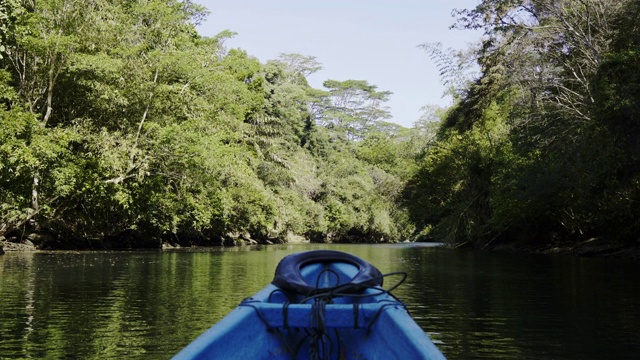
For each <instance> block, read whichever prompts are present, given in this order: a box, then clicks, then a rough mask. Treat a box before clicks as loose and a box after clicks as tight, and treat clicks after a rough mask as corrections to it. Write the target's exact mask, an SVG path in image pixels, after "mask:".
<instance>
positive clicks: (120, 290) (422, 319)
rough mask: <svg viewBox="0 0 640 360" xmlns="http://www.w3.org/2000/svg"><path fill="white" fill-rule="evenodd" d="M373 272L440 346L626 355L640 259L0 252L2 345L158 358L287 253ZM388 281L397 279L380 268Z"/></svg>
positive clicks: (508, 352) (436, 251)
mask: <svg viewBox="0 0 640 360" xmlns="http://www.w3.org/2000/svg"><path fill="white" fill-rule="evenodd" d="M317 248H330V249H336V250H342V251H347V252H350V253H352V254H355V255H357V256H360V257H362V258H364V259H365V260H368V261H369V262H371V263H372V264H374V265H375V266H377V267H378V268H379V269H380V270H381V271H382V272H383V273H387V272H393V271H405V272H407V273H408V279H407V281H406V282H405V283H404V284H403V285H401V286H400V287H399V288H398V289H396V290H395V291H394V294H395V295H397V296H398V297H399V298H401V299H402V300H403V301H404V302H405V303H406V304H407V306H408V308H409V310H410V312H411V314H412V315H413V317H414V318H415V319H416V321H417V322H418V324H419V325H420V326H421V327H422V328H423V329H424V330H425V331H426V332H427V333H428V334H429V335H430V336H431V338H432V339H433V341H434V342H435V343H436V344H437V345H438V347H439V348H440V349H441V350H442V351H443V353H444V354H445V356H447V358H449V359H626V358H628V359H632V358H637V356H638V354H640V263H638V262H631V261H622V260H610V259H587V258H573V257H566V256H548V255H525V254H506V253H491V252H481V251H469V250H452V249H446V248H440V247H433V246H424V245H410V244H398V245H311V244H300V245H274V246H267V247H246V248H226V249H180V250H175V251H174V250H170V251H160V250H158V251H126V252H125V251H123V252H56V253H7V254H5V255H3V256H0V358H2V359H5V358H6V359H12V358H51V359H62V358H77V359H123V358H124V359H163V358H164V359H166V358H170V357H171V356H172V355H173V354H175V353H176V352H177V351H179V350H180V349H181V348H182V347H183V346H185V345H186V344H187V343H189V342H190V341H191V340H193V339H194V338H195V337H197V336H198V335H199V334H200V333H202V332H203V331H204V330H206V329H207V328H208V327H210V326H211V325H212V324H214V323H215V322H217V321H218V320H220V319H221V318H222V317H223V316H225V315H226V314H227V313H228V312H229V311H231V310H232V309H233V308H234V307H235V306H236V305H237V304H238V303H239V302H240V301H242V299H244V298H245V297H247V296H250V295H252V294H253V293H255V292H257V291H258V290H260V289H261V288H262V287H264V285H265V284H267V283H268V282H270V281H271V279H272V277H273V272H274V270H275V267H276V265H277V263H278V261H279V260H280V259H282V258H283V257H284V256H285V255H287V254H290V253H293V252H297V251H303V250H309V249H317ZM385 281H386V282H388V285H392V284H393V281H394V279H393V278H388V279H387V280H385Z"/></svg>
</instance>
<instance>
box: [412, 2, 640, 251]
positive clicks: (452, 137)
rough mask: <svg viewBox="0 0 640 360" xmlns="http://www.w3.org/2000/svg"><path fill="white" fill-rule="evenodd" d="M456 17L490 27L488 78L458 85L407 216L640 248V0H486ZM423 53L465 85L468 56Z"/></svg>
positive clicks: (507, 238) (537, 242)
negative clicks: (432, 57) (456, 99)
mask: <svg viewBox="0 0 640 360" xmlns="http://www.w3.org/2000/svg"><path fill="white" fill-rule="evenodd" d="M457 15H458V22H457V26H458V27H462V28H472V29H483V30H484V32H485V38H484V40H483V42H482V43H481V44H480V46H479V48H478V49H477V50H476V52H475V53H474V55H475V56H474V57H473V58H472V59H473V60H474V61H476V62H477V64H479V67H480V69H479V72H480V75H479V76H478V77H477V78H476V80H475V81H474V82H473V83H472V84H470V85H469V86H467V87H464V88H455V89H453V90H454V93H456V94H457V95H458V99H459V101H458V103H457V105H455V106H454V107H453V108H452V109H450V111H449V112H448V114H447V115H446V117H445V120H444V122H443V123H442V125H441V127H440V129H439V132H438V137H437V141H436V142H435V143H434V145H433V147H432V148H431V149H430V150H429V151H428V152H427V153H425V154H424V156H422V158H421V159H420V165H419V170H418V172H417V173H416V175H415V176H414V178H413V180H411V182H410V184H409V186H408V188H407V193H408V194H409V196H410V197H411V198H412V199H413V200H412V202H410V203H409V206H410V207H411V214H412V219H413V220H414V221H416V222H417V223H418V224H419V227H420V228H421V229H426V230H427V231H431V234H432V235H433V236H435V237H438V238H446V239H447V240H448V241H450V242H453V243H458V244H461V243H468V244H472V245H474V246H475V247H486V246H489V247H493V246H497V245H501V244H504V243H511V244H512V243H519V246H520V245H522V246H550V245H551V246H555V245H562V244H579V243H583V242H588V241H589V240H599V242H600V243H602V242H606V243H607V244H608V245H609V246H612V247H621V246H630V245H632V246H638V245H639V244H638V241H639V239H640V206H638V205H639V203H638V201H639V200H640V25H639V24H640V2H638V1H637V0H561V1H558V0H483V1H482V2H481V3H480V4H479V5H478V6H477V7H476V8H474V9H472V10H462V11H458V12H457ZM426 48H427V50H429V51H430V52H431V54H432V55H433V56H434V59H435V60H436V61H437V62H438V63H439V64H440V65H441V66H442V70H443V75H444V78H445V80H447V81H449V82H450V83H451V84H458V83H460V81H454V80H456V79H459V78H460V73H464V71H462V70H464V69H465V66H466V65H465V64H466V63H465V61H464V60H465V56H464V54H459V55H458V56H455V57H447V56H444V55H443V52H442V51H439V50H441V49H440V48H438V47H437V46H433V45H431V46H426ZM452 59H453V60H452ZM454 60H455V61H454Z"/></svg>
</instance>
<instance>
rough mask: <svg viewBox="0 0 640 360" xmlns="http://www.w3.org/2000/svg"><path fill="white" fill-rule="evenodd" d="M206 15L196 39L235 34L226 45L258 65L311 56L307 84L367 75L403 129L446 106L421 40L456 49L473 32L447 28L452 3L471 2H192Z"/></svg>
mask: <svg viewBox="0 0 640 360" xmlns="http://www.w3.org/2000/svg"><path fill="white" fill-rule="evenodd" d="M196 2H198V3H200V4H202V5H204V6H205V7H206V8H207V9H208V10H209V11H210V12H211V14H210V15H209V17H208V18H207V20H206V22H204V23H203V24H202V25H201V26H200V27H199V31H200V33H201V34H202V35H204V36H213V35H215V34H217V33H219V32H220V31H222V30H225V29H228V30H231V31H234V32H237V33H238V35H236V36H235V37H234V38H233V39H231V40H228V41H227V42H226V45H227V46H228V47H229V48H242V49H244V50H246V51H247V52H248V53H249V54H250V55H252V56H255V57H257V58H258V59H260V61H262V62H266V61H267V60H270V59H275V58H277V57H278V55H279V54H281V53H298V54H302V55H308V56H316V58H317V60H318V61H319V62H320V63H322V65H323V67H324V69H323V70H321V71H319V72H318V73H316V74H314V75H312V76H310V77H309V82H310V84H311V86H313V87H316V88H322V82H323V81H324V80H327V79H334V80H348V79H355V80H367V81H369V83H370V84H373V85H376V86H378V90H380V91H383V90H389V91H392V92H393V93H394V94H393V95H392V96H391V100H390V101H389V103H388V104H387V105H388V106H389V107H390V110H391V113H392V115H393V119H392V120H391V121H393V122H396V123H398V124H401V125H403V126H407V127H410V126H412V124H413V122H415V121H416V120H417V119H418V118H419V117H420V114H421V112H420V108H421V107H422V106H424V105H430V104H438V105H447V104H449V101H450V100H449V99H447V98H443V97H442V94H443V91H444V88H443V87H442V85H441V84H440V77H439V74H438V70H437V68H436V67H435V65H434V64H433V62H432V61H431V60H430V59H429V56H428V54H427V53H425V51H424V50H422V49H419V48H418V47H417V46H418V45H420V44H423V43H433V42H441V43H443V45H444V46H445V47H451V48H455V49H464V48H466V47H467V46H468V44H469V43H471V42H474V41H476V40H477V39H478V37H479V35H478V34H477V33H473V32H470V31H462V30H449V26H450V25H451V24H453V22H454V18H453V17H451V11H452V10H453V9H454V8H473V7H474V6H475V5H476V4H477V3H478V0H421V1H420V0H393V1H392V0H368V1H367V0H342V1H340V0H196Z"/></svg>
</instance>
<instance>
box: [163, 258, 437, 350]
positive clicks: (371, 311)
mask: <svg viewBox="0 0 640 360" xmlns="http://www.w3.org/2000/svg"><path fill="white" fill-rule="evenodd" d="M390 275H395V276H400V277H401V278H402V279H401V280H400V281H398V284H399V283H401V282H402V280H404V277H406V274H404V273H394V274H387V275H382V274H381V273H380V271H379V270H378V269H377V268H375V267H374V266H372V265H371V264H369V263H367V262H365V261H364V260H362V259H360V258H358V257H356V256H353V255H351V254H348V253H344V252H340V251H332V250H314V251H307V252H302V253H297V254H293V255H289V256H286V257H285V258H284V259H282V261H281V262H280V263H279V264H278V267H277V268H276V274H275V277H274V280H273V282H272V283H271V284H269V285H267V286H266V287H265V288H264V289H262V290H261V291H260V292H258V293H257V294H255V295H254V296H253V297H250V298H247V299H245V300H244V301H242V303H240V305H239V306H238V307H237V308H236V309H234V310H233V311H232V312H231V313H229V315H227V316H226V317H225V318H224V319H222V320H221V321H220V322H219V323H217V324H216V325H214V326H213V327H211V328H210V329H209V330H207V331H206V332H205V333H203V334H202V335H200V337H198V338H197V339H196V340H195V341H193V342H192V343H191V344H189V345H188V346H187V347H185V348H184V349H183V350H182V351H180V352H179V353H178V354H177V355H176V356H175V357H174V358H173V359H175V360H182V359H313V360H315V359H322V360H325V359H327V360H328V359H332V360H333V359H385V360H392V359H402V360H410V359H444V356H443V355H442V353H441V352H440V350H438V348H437V347H436V346H435V345H434V344H433V342H432V341H431V339H429V337H428V336H427V334H425V333H424V331H423V330H422V329H421V328H420V327H419V326H418V324H416V322H415V321H414V320H413V319H412V318H411V316H410V315H409V313H408V312H407V309H406V308H405V306H404V304H403V303H402V302H401V301H399V300H398V299H397V298H396V297H395V296H393V295H392V294H391V292H390V290H392V289H393V288H395V286H394V287H392V288H391V289H389V290H385V289H384V288H383V287H382V284H383V279H384V278H385V277H387V276H390ZM396 286H397V285H396Z"/></svg>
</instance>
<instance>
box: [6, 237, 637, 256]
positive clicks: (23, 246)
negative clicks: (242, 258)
mask: <svg viewBox="0 0 640 360" xmlns="http://www.w3.org/2000/svg"><path fill="white" fill-rule="evenodd" d="M134 235H135V233H133V232H125V233H124V234H120V236H119V238H118V239H117V240H116V239H115V238H116V237H114V236H112V237H110V238H111V240H109V241H93V242H92V241H90V240H82V241H80V240H78V241H75V242H55V241H52V238H51V237H48V236H47V235H43V234H37V233H31V234H29V235H28V236H25V237H24V238H22V239H17V238H15V237H13V238H9V239H5V238H0V255H2V254H3V253H6V252H39V251H54V252H56V251H109V250H140V249H162V250H170V249H181V248H216V247H245V246H257V245H263V246H264V245H266V246H268V245H274V244H296V243H313V242H315V243H337V244H340V243H354V241H353V238H351V239H349V238H344V239H343V238H339V239H333V240H332V241H324V242H322V241H312V240H311V239H309V238H306V237H303V236H299V235H291V236H290V238H288V239H272V240H273V241H272V240H264V239H263V240H261V241H258V240H254V239H251V238H250V237H248V236H246V234H245V235H238V234H230V236H228V237H226V238H223V239H217V240H211V241H208V242H206V243H196V242H193V241H190V240H189V239H183V240H181V241H165V240H162V239H160V240H159V239H153V238H149V237H147V238H145V237H140V238H138V239H137V240H136V241H134V242H128V243H127V244H126V245H125V244H124V243H123V242H122V241H126V240H131V239H132V236H134ZM31 240H36V241H37V242H38V241H40V243H39V244H38V245H36V244H34V242H33V241H31ZM415 242H429V241H420V240H419V241H415ZM56 243H57V244H58V245H60V246H55V244H56ZM356 243H357V242H356ZM366 243H371V241H366ZM380 243H382V242H380ZM444 246H445V247H447V246H448V247H451V248H468V249H470V250H476V251H491V252H502V253H525V254H537V255H548V256H572V257H577V258H580V257H582V258H610V259H620V260H630V261H640V240H638V242H637V244H636V245H633V244H617V243H612V242H610V241H608V240H606V239H602V238H593V239H589V240H586V241H574V242H571V243H567V242H563V243H557V244H543V245H525V244H521V243H518V242H516V241H514V242H510V243H502V244H499V245H495V246H486V247H484V248H474V247H472V246H468V245H464V244H463V245H457V246H456V245H444Z"/></svg>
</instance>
